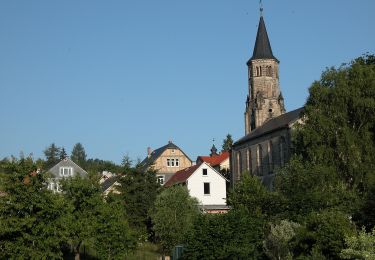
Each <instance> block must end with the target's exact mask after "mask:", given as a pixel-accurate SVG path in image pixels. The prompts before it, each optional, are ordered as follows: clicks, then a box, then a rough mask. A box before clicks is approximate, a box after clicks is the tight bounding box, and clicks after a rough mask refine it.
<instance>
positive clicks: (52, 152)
mask: <svg viewBox="0 0 375 260" xmlns="http://www.w3.org/2000/svg"><path fill="white" fill-rule="evenodd" d="M43 152H44V155H45V156H46V164H45V168H46V170H49V169H50V168H51V167H52V166H54V165H55V164H57V163H58V162H59V161H60V158H59V156H60V148H59V147H57V146H56V145H55V143H52V144H51V145H50V146H48V147H47V148H46V149H45V150H44V151H43Z"/></svg>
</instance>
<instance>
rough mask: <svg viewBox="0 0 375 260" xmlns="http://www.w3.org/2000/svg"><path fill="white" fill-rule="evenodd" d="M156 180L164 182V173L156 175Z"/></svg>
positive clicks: (162, 183)
mask: <svg viewBox="0 0 375 260" xmlns="http://www.w3.org/2000/svg"><path fill="white" fill-rule="evenodd" d="M156 181H157V183H159V184H160V185H164V183H165V175H156Z"/></svg>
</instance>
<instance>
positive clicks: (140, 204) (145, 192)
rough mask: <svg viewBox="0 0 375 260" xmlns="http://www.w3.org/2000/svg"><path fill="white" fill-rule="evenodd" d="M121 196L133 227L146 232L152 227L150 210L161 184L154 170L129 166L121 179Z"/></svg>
mask: <svg viewBox="0 0 375 260" xmlns="http://www.w3.org/2000/svg"><path fill="white" fill-rule="evenodd" d="M119 181H120V184H121V186H120V187H119V191H120V193H121V194H120V195H119V196H120V197H121V199H122V201H123V202H124V208H125V211H126V212H127V214H128V221H129V224H130V225H131V227H133V228H135V229H137V230H139V232H140V233H145V231H146V230H149V229H150V228H151V223H150V218H149V214H148V212H149V210H150V209H151V208H152V207H153V205H154V202H155V199H156V195H157V192H158V190H159V189H160V185H159V184H158V183H157V181H156V175H155V172H153V171H149V170H147V171H140V170H139V169H134V168H129V169H127V170H126V171H125V172H124V174H123V176H122V177H121V178H120V179H119Z"/></svg>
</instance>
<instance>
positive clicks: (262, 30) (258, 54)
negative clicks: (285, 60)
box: [247, 15, 279, 64]
mask: <svg viewBox="0 0 375 260" xmlns="http://www.w3.org/2000/svg"><path fill="white" fill-rule="evenodd" d="M256 59H275V60H276V61H277V62H279V61H278V59H276V57H275V56H273V54H272V49H271V44H270V40H269V39H268V34H267V29H266V25H265V23H264V19H263V15H261V16H260V20H259V25H258V33H257V38H256V40H255V46H254V51H253V56H252V57H251V58H250V60H249V61H248V62H247V64H249V63H250V61H251V60H256Z"/></svg>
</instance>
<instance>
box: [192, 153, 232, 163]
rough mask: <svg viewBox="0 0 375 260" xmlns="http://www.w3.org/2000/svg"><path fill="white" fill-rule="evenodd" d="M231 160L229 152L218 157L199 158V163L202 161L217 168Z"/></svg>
mask: <svg viewBox="0 0 375 260" xmlns="http://www.w3.org/2000/svg"><path fill="white" fill-rule="evenodd" d="M228 158H229V152H222V153H220V154H218V155H213V156H198V158H197V161H202V162H206V163H208V164H210V165H211V166H212V167H215V166H217V165H219V164H220V163H222V162H223V161H225V160H226V159H228Z"/></svg>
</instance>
